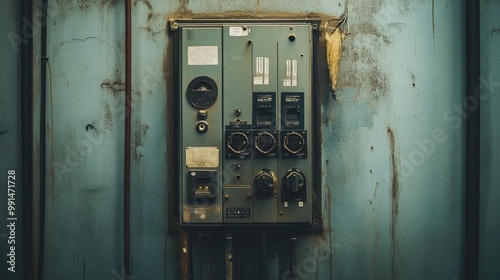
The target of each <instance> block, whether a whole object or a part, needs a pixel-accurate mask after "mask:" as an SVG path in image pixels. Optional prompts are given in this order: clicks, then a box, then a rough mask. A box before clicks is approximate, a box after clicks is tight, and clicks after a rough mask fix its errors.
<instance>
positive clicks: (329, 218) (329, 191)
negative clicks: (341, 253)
mask: <svg viewBox="0 0 500 280" xmlns="http://www.w3.org/2000/svg"><path fill="white" fill-rule="evenodd" d="M325 187H326V190H327V193H326V195H327V197H328V200H327V201H332V194H331V189H330V186H329V185H328V184H327V185H325ZM327 209H328V210H327V212H328V229H331V228H332V220H333V219H332V207H330V206H329V205H328V204H327ZM328 246H329V247H330V279H332V277H333V244H332V231H331V230H328Z"/></svg>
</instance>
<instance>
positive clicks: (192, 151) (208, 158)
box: [186, 147, 219, 168]
mask: <svg viewBox="0 0 500 280" xmlns="http://www.w3.org/2000/svg"><path fill="white" fill-rule="evenodd" d="M218 166H219V148H218V147H186V167H187V168H217V167H218Z"/></svg>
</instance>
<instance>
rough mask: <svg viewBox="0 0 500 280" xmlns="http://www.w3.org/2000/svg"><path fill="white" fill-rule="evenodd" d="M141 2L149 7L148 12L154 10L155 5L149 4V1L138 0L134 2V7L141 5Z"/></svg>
mask: <svg viewBox="0 0 500 280" xmlns="http://www.w3.org/2000/svg"><path fill="white" fill-rule="evenodd" d="M139 2H142V3H144V5H146V7H148V10H150V11H152V10H153V5H151V2H149V1H148V0H136V1H134V6H135V5H137V3H139Z"/></svg>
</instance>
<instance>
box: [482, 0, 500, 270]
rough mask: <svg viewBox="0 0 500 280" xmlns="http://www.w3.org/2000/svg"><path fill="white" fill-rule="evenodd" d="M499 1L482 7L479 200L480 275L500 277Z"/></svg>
mask: <svg viewBox="0 0 500 280" xmlns="http://www.w3.org/2000/svg"><path fill="white" fill-rule="evenodd" d="M499 15H500V1H482V6H481V91H482V92H481V96H482V97H483V98H482V100H481V197H480V209H481V212H480V213H481V220H480V248H479V254H480V255H479V261H480V262H479V264H480V267H479V270H480V271H479V272H480V276H481V279H494V278H498V275H500V266H499V265H498V263H500V257H499V254H498V252H500V241H499V240H498V237H499V236H500V223H499V222H498V221H499V215H500V203H498V202H499V201H500V173H499V172H498V170H500V130H499V128H500V56H499V50H500V17H499Z"/></svg>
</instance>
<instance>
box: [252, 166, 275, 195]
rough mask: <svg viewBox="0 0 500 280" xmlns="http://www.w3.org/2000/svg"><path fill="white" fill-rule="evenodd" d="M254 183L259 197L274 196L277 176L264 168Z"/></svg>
mask: <svg viewBox="0 0 500 280" xmlns="http://www.w3.org/2000/svg"><path fill="white" fill-rule="evenodd" d="M254 184H255V188H256V191H257V196H258V197H264V196H273V194H274V188H275V186H276V184H277V178H276V175H275V174H274V172H272V171H270V170H269V169H263V170H261V171H260V172H259V174H257V176H255V178H254Z"/></svg>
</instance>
